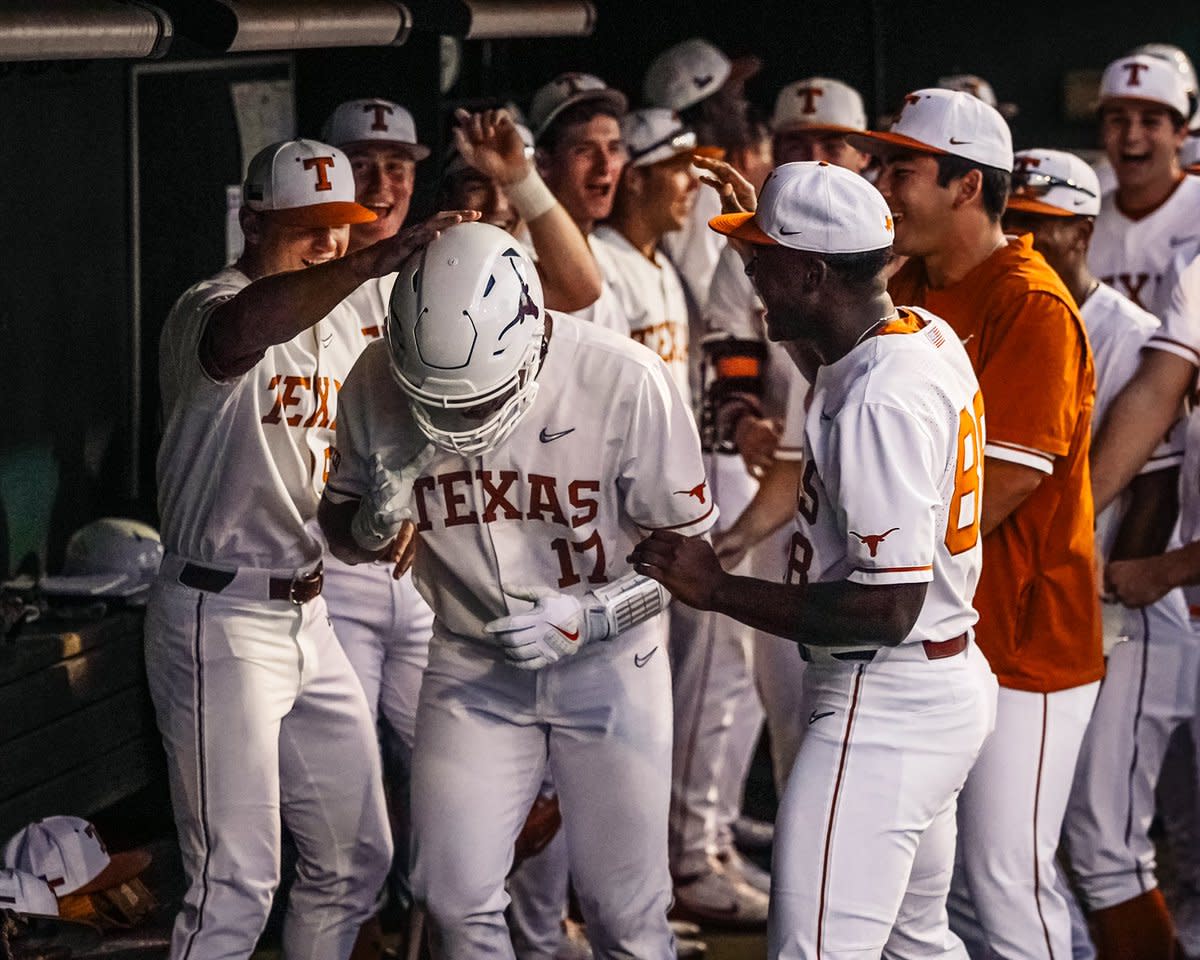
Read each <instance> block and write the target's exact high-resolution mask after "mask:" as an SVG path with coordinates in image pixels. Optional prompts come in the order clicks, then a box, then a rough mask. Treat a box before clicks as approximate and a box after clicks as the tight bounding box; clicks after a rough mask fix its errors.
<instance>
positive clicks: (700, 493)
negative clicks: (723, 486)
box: [674, 480, 708, 503]
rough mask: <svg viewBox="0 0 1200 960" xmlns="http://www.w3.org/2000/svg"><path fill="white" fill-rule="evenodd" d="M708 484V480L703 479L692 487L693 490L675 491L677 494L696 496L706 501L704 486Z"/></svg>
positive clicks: (702, 501) (701, 500)
mask: <svg viewBox="0 0 1200 960" xmlns="http://www.w3.org/2000/svg"><path fill="white" fill-rule="evenodd" d="M706 486H708V483H707V481H705V480H701V481H700V482H699V483H698V484H696V485H695V486H694V487H692V489H691V490H676V491H674V492H675V494H676V495H680V494H682V495H683V496H687V497H695V498H696V499H697V500H699V501H700V502H701V503H704V502H705V501H704V488H705V487H706Z"/></svg>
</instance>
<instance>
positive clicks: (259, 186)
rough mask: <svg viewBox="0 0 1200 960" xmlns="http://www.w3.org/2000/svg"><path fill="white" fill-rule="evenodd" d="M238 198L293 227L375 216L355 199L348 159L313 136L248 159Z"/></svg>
mask: <svg viewBox="0 0 1200 960" xmlns="http://www.w3.org/2000/svg"><path fill="white" fill-rule="evenodd" d="M242 202H243V203H245V205H246V206H247V207H249V208H250V209H251V210H257V211H259V212H269V213H271V214H273V215H274V216H275V219H277V220H279V221H280V222H281V223H286V224H289V225H291V226H297V227H340V226H343V225H344V224H347V223H369V222H371V221H372V220H374V219H375V214H373V213H372V212H371V211H370V210H368V209H367V208H366V207H363V206H359V204H357V203H355V202H354V173H353V171H351V169H350V160H349V159H348V158H347V157H346V155H345V154H344V153H342V151H341V150H339V149H338V148H337V147H331V146H330V145H329V144H327V143H320V142H318V141H316V140H283V141H281V142H279V143H273V144H271V145H270V146H269V147H264V148H263V149H262V150H260V151H259V152H258V153H256V154H255V155H254V159H253V160H251V161H250V169H249V171H248V172H247V173H246V180H245V182H244V183H243V184H242Z"/></svg>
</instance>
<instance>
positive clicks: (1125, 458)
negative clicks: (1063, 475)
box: [989, 350, 1196, 513]
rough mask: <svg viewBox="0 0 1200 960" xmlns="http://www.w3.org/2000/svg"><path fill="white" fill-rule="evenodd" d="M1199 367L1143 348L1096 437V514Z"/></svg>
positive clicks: (1136, 463) (1161, 433) (1138, 461)
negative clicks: (1133, 371) (1132, 372)
mask: <svg viewBox="0 0 1200 960" xmlns="http://www.w3.org/2000/svg"><path fill="white" fill-rule="evenodd" d="M1195 378H1196V367H1195V366H1194V365H1193V364H1191V363H1189V362H1188V361H1187V360H1184V359H1183V358H1182V357H1180V356H1177V355H1176V354H1173V353H1168V352H1166V351H1165V350H1143V351H1142V358H1141V361H1140V363H1139V364H1138V368H1137V371H1136V372H1135V373H1134V375H1133V376H1132V377H1131V378H1130V380H1129V382H1128V383H1127V384H1125V386H1124V387H1123V388H1122V389H1121V392H1120V393H1118V394H1117V396H1116V397H1115V398H1114V400H1113V402H1112V403H1111V404H1110V405H1109V408H1108V414H1107V415H1106V416H1105V418H1104V422H1103V423H1102V424H1100V429H1099V430H1098V431H1097V432H1096V439H1095V440H1094V441H1093V442H1092V452H1091V470H1092V497H1093V499H1094V501H1095V504H1096V513H1100V511H1101V510H1103V509H1104V508H1105V507H1106V506H1108V505H1109V504H1110V503H1111V502H1112V501H1113V499H1114V498H1115V497H1116V496H1117V494H1119V493H1120V492H1121V491H1122V490H1124V489H1125V487H1126V486H1128V485H1129V483H1130V481H1132V480H1133V478H1134V477H1135V476H1136V475H1137V472H1138V471H1139V470H1141V469H1142V467H1143V466H1145V464H1146V461H1147V460H1149V459H1150V455H1151V454H1152V453H1153V452H1154V450H1155V448H1156V447H1157V446H1158V445H1159V443H1161V442H1162V438H1163V437H1165V436H1166V435H1167V431H1169V430H1170V429H1171V425H1172V424H1173V423H1174V422H1175V421H1176V420H1177V419H1178V418H1179V415H1180V412H1181V407H1182V404H1183V400H1184V397H1185V396H1186V395H1187V392H1188V391H1189V390H1190V389H1191V386H1192V383H1193V382H1194V381H1195ZM989 480H990V477H989Z"/></svg>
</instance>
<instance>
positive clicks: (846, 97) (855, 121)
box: [771, 77, 867, 133]
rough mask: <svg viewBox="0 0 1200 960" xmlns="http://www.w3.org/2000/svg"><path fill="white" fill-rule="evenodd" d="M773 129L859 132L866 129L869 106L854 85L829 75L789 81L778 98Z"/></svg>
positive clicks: (773, 117) (778, 130)
mask: <svg viewBox="0 0 1200 960" xmlns="http://www.w3.org/2000/svg"><path fill="white" fill-rule="evenodd" d="M771 129H772V130H774V131H775V132H776V133H784V132H787V131H790V130H813V131H818V132H819V131H828V132H830V133H856V132H858V131H860V130H866V129H867V110H866V108H865V107H864V106H863V99H862V97H861V96H860V95H859V92H858V91H857V90H855V89H854V88H853V87H851V86H849V85H847V84H845V83H842V82H841V81H840V80H830V79H829V78H828V77H809V78H808V79H806V80H797V81H796V82H795V83H789V84H788V85H787V86H786V87H784V88H783V89H782V90H780V91H779V96H777V97H776V98H775V112H774V113H772V114H771Z"/></svg>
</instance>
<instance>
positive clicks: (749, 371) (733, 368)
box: [717, 357, 762, 377]
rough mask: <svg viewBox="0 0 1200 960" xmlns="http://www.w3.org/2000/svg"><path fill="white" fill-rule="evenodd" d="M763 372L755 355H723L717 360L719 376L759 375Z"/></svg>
mask: <svg viewBox="0 0 1200 960" xmlns="http://www.w3.org/2000/svg"><path fill="white" fill-rule="evenodd" d="M761 372H762V368H761V366H760V364H759V362H758V360H756V359H755V358H754V357H722V358H721V359H720V360H718V361H717V376H718V377H757V376H759V375H760V373H761Z"/></svg>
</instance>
